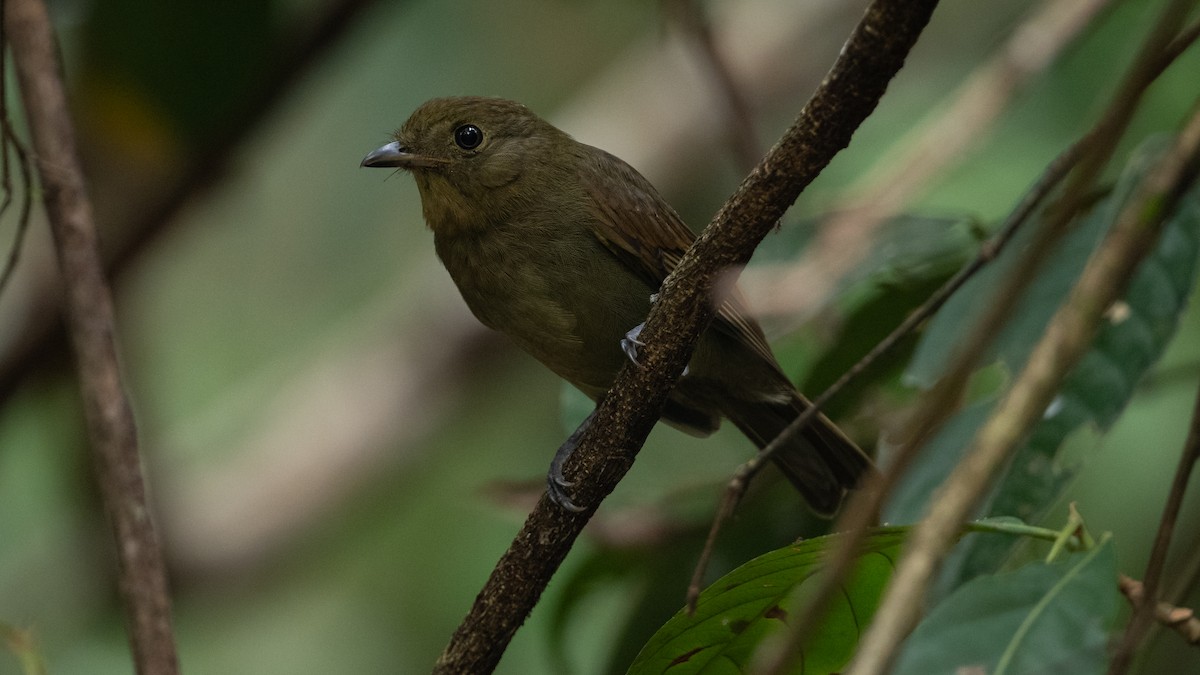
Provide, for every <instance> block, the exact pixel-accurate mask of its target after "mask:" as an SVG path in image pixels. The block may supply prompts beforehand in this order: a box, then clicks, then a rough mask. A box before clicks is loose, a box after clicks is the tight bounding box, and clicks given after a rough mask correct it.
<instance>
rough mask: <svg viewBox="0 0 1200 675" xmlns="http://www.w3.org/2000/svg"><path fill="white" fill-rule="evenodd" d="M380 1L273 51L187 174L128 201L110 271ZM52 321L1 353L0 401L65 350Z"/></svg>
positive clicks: (125, 263) (158, 231) (331, 17)
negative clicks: (273, 60) (271, 64)
mask: <svg viewBox="0 0 1200 675" xmlns="http://www.w3.org/2000/svg"><path fill="white" fill-rule="evenodd" d="M375 1H376V0H331V2H329V3H328V6H327V7H325V8H324V10H323V11H322V13H321V15H320V18H319V19H318V20H317V21H315V22H314V23H313V24H312V26H311V28H310V30H309V31H308V32H306V33H305V34H303V35H301V36H300V37H298V38H297V39H296V40H295V42H294V43H293V44H291V45H284V46H283V47H281V48H280V49H277V50H274V52H273V53H275V54H278V55H279V61H278V64H277V66H276V67H275V68H273V69H271V71H270V72H269V73H268V75H267V76H266V77H264V78H263V82H262V86H260V87H256V88H254V89H253V90H252V91H251V92H250V93H249V95H248V96H247V97H246V99H245V101H244V104H243V107H242V109H240V110H238V111H236V112H235V113H234V114H233V115H231V116H230V118H229V121H228V124H227V125H225V126H224V127H223V128H222V129H221V130H220V131H219V132H218V133H217V134H216V138H213V139H211V140H210V141H209V142H208V143H206V144H205V145H204V147H203V148H200V149H199V155H198V156H196V157H192V158H190V159H189V161H188V162H187V163H186V165H185V170H184V173H183V174H182V175H180V176H179V177H178V178H176V179H174V180H172V181H171V183H170V184H169V185H166V186H164V187H162V188H161V189H158V190H155V191H154V194H153V195H151V197H150V199H149V200H147V202H148V203H138V204H130V205H128V208H126V209H123V210H122V213H123V214H124V215H125V216H127V220H128V227H125V228H123V229H122V231H123V232H125V233H127V235H128V236H125V237H123V238H121V239H120V240H119V241H115V242H112V243H113V256H112V258H111V259H110V260H109V261H108V265H107V268H108V269H109V270H114V271H120V270H124V269H128V268H130V267H131V266H132V264H133V262H134V259H135V258H137V257H138V256H139V255H141V254H142V253H143V252H145V251H147V250H150V249H152V246H151V245H152V244H153V242H154V241H156V240H157V238H158V237H159V236H160V235H162V234H163V233H164V232H165V231H167V230H168V229H169V227H168V226H169V225H171V224H172V223H174V222H176V216H177V215H178V214H179V213H180V211H182V210H183V208H184V206H186V205H187V204H189V203H191V202H192V200H194V199H196V198H197V197H198V196H199V195H201V194H203V193H204V192H205V191H206V190H207V189H209V188H210V187H211V186H212V185H214V184H215V183H216V182H217V181H218V179H220V178H221V177H223V176H225V175H227V174H228V172H229V168H230V166H231V164H232V163H233V162H234V159H235V157H236V156H237V153H238V151H239V150H240V149H241V148H242V145H243V144H244V143H245V142H246V140H247V139H248V138H250V137H251V136H252V135H253V134H254V133H256V132H258V131H259V130H260V129H261V128H262V126H263V124H264V123H265V122H266V121H267V120H268V119H269V118H270V116H271V115H272V114H273V113H274V112H275V111H276V110H278V109H279V107H280V105H281V104H282V103H284V102H285V101H286V100H287V95H288V94H290V93H291V92H292V91H293V90H294V89H295V87H296V85H297V84H298V83H300V82H303V81H304V79H305V77H307V76H308V75H309V74H310V73H311V72H312V70H313V68H315V67H316V66H317V64H319V63H321V62H322V59H323V58H324V57H325V56H327V55H328V54H329V53H330V51H332V50H333V48H334V47H335V46H337V45H338V44H339V43H340V41H341V39H342V38H343V37H345V36H346V34H347V33H349V31H350V29H351V28H352V27H353V25H354V20H355V19H356V18H357V17H358V16H360V15H361V14H362V13H363V12H364V11H365V10H367V9H369V8H370V7H371V6H372V5H374V4H375ZM102 229H103V228H102ZM52 316H53V312H46V313H44V314H43V313H39V314H38V315H37V319H36V320H37V321H39V323H37V324H36V325H32V326H30V325H26V327H25V328H24V330H25V331H26V332H28V333H32V334H31V335H29V337H27V338H26V339H24V340H22V341H21V342H20V344H19V345H18V346H17V347H15V348H13V349H12V350H10V352H9V353H6V354H0V404H2V403H3V402H4V400H5V399H7V398H8V397H9V396H10V395H11V394H12V392H14V391H15V390H16V389H17V386H18V385H19V384H20V383H21V382H22V381H23V380H24V379H25V377H27V376H28V375H29V373H31V372H33V371H34V370H35V369H37V368H39V367H41V366H44V364H46V363H47V362H52V361H54V360H55V359H56V357H57V356H58V355H59V354H60V353H61V352H62V350H63V346H64V344H65V337H64V336H63V334H62V331H61V326H60V325H59V324H58V323H57V322H55V321H53V320H52ZM28 323H29V320H28V319H27V324H28Z"/></svg>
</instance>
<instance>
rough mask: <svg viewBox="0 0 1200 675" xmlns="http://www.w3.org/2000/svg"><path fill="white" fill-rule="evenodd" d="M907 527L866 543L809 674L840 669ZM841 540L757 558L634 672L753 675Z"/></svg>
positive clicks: (650, 646) (677, 620) (653, 643)
mask: <svg viewBox="0 0 1200 675" xmlns="http://www.w3.org/2000/svg"><path fill="white" fill-rule="evenodd" d="M907 533H908V529H907V528H898V527H890V528H879V529H877V530H875V531H873V532H872V534H870V535H869V536H868V538H867V540H866V543H865V546H864V549H863V554H862V555H861V556H860V557H859V560H858V563H857V566H856V567H855V569H854V571H853V572H852V573H851V574H850V576H849V577H848V578H847V580H846V582H845V584H844V585H843V586H842V591H843V592H842V594H841V595H840V596H839V597H838V598H837V599H835V600H834V602H833V603H832V605H831V607H830V609H829V612H828V614H827V615H826V617H825V619H824V620H823V621H822V622H821V625H820V628H819V629H818V630H817V631H816V632H815V633H814V634H813V635H812V636H810V638H809V640H808V643H807V645H806V647H805V651H804V670H803V673H805V675H818V674H820V673H834V672H837V671H839V670H840V669H841V668H842V667H843V666H844V665H845V664H846V663H847V662H848V661H849V660H850V657H851V655H853V653H854V649H855V647H856V646H857V644H858V639H859V636H860V635H861V633H862V631H863V630H864V629H865V628H866V623H867V621H868V620H869V619H870V617H871V616H872V615H874V613H875V610H876V608H877V606H878V602H879V599H880V596H881V595H882V594H883V589H884V586H885V585H886V584H887V582H888V580H889V579H890V578H891V574H892V570H893V563H894V560H895V559H896V557H897V556H898V555H899V552H900V547H901V545H902V544H903V541H904V538H905V537H906V536H907ZM837 540H838V539H837V535H830V536H827V537H818V538H816V539H810V540H807V541H804V542H801V543H798V544H794V545H792V546H788V547H786V548H782V549H779V550H776V551H772V552H770V553H767V554H765V555H762V556H759V557H758V558H755V559H754V560H751V561H750V562H747V563H746V564H744V565H742V566H741V567H739V568H737V569H735V570H734V571H732V572H730V573H729V574H727V575H725V576H724V577H722V578H721V579H720V580H718V581H717V582H716V583H714V584H713V585H711V586H709V587H708V588H707V589H706V590H705V591H704V592H703V593H701V594H700V598H699V602H698V603H697V607H696V613H695V614H694V615H693V616H687V614H686V613H685V612H684V611H682V610H681V611H680V612H679V613H678V614H676V615H675V616H674V618H672V619H671V620H670V621H668V622H667V623H666V624H665V625H664V626H663V627H662V628H661V629H659V631H658V632H657V633H655V635H654V637H652V638H651V639H650V641H649V642H648V643H647V644H646V646H645V647H644V648H643V649H642V652H641V653H640V654H638V657H637V659H635V660H634V662H633V665H632V666H630V669H629V673H631V674H633V675H647V674H651V673H668V672H669V673H670V675H685V674H691V673H734V672H743V671H745V670H747V669H748V667H749V664H750V661H751V659H752V658H753V656H754V653H755V650H756V649H757V647H758V645H759V644H760V643H761V642H762V641H763V640H764V639H767V638H770V637H773V636H777V635H779V634H780V633H781V632H782V631H783V630H785V627H786V619H787V617H788V616H789V614H790V613H791V612H794V611H797V610H798V609H800V608H802V607H803V606H804V605H805V604H806V600H807V598H806V596H807V595H808V594H809V593H811V592H813V591H814V590H815V587H816V582H817V581H818V579H819V577H818V576H817V575H818V573H819V572H820V571H821V569H822V567H823V565H824V562H825V559H826V556H827V555H829V553H830V552H831V550H832V549H833V547H834V546H835V545H836V543H837Z"/></svg>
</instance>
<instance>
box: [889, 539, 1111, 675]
mask: <svg viewBox="0 0 1200 675" xmlns="http://www.w3.org/2000/svg"><path fill="white" fill-rule="evenodd" d="M1116 579H1117V562H1116V554H1115V553H1114V551H1113V546H1112V544H1111V542H1110V541H1108V539H1107V538H1105V539H1103V540H1102V541H1101V543H1100V545H1098V546H1097V547H1096V548H1094V549H1092V550H1090V551H1086V552H1082V553H1075V554H1072V555H1069V556H1067V557H1066V558H1065V559H1064V560H1062V561H1061V562H1057V563H1052V564H1047V563H1040V562H1039V563H1033V564H1030V565H1026V566H1024V567H1022V568H1020V569H1018V570H1016V571H1015V572H1010V573H1006V574H997V575H989V576H981V577H979V578H977V579H974V580H972V581H970V582H969V583H967V584H964V585H963V586H962V587H961V588H959V589H958V590H957V591H955V592H954V593H953V594H951V595H950V596H948V597H947V598H946V599H945V600H944V601H942V602H941V603H940V604H939V605H938V606H937V607H936V608H935V609H934V610H933V611H932V612H931V613H930V614H929V616H928V617H926V618H925V620H924V621H922V622H921V623H920V624H919V625H918V626H917V628H916V630H915V631H913V634H912V635H911V636H910V637H909V639H908V641H907V642H906V644H905V648H904V651H903V652H901V654H900V658H899V659H898V661H897V664H896V668H895V670H894V671H893V672H894V673H895V674H896V675H916V674H920V675H925V674H927V673H955V672H968V671H969V672H975V671H978V672H981V673H988V674H989V675H1005V674H1007V675H1017V674H1019V675H1035V674H1038V673H1045V674H1047V675H1050V674H1055V675H1060V674H1071V673H1079V674H1080V675H1082V674H1085V673H1103V672H1104V669H1105V666H1106V662H1107V654H1106V646H1107V642H1108V627H1109V626H1110V625H1111V624H1112V622H1113V620H1114V619H1115V617H1116V613H1117V610H1118V608H1119V607H1120V603H1119V595H1118V592H1117V583H1116Z"/></svg>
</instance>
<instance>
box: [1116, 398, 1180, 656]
mask: <svg viewBox="0 0 1200 675" xmlns="http://www.w3.org/2000/svg"><path fill="white" fill-rule="evenodd" d="M1198 459H1200V393H1198V394H1197V395H1196V406H1195V409H1194V410H1193V411H1192V423H1191V427H1190V428H1189V429H1188V437H1187V440H1186V441H1185V442H1184V444H1183V453H1182V454H1181V455H1180V457H1179V466H1178V468H1176V469H1175V479H1174V480H1173V481H1172V482H1171V492H1170V494H1168V495H1167V503H1166V505H1165V506H1163V514H1162V518H1161V519H1160V520H1159V522H1158V533H1157V534H1156V535H1155V537H1154V547H1153V548H1151V549H1150V560H1149V562H1147V563H1146V573H1145V574H1144V575H1143V576H1142V579H1143V580H1144V581H1143V582H1142V583H1143V585H1144V588H1143V595H1144V597H1145V598H1146V602H1143V603H1141V604H1140V605H1139V604H1134V612H1133V616H1132V617H1130V619H1129V625H1127V626H1126V627H1125V634H1124V635H1123V636H1122V637H1121V644H1120V646H1118V647H1117V651H1116V653H1115V654H1113V658H1112V661H1111V662H1109V666H1108V675H1123V674H1124V673H1125V672H1126V671H1128V670H1129V666H1130V664H1131V663H1133V655H1134V653H1135V652H1136V651H1137V650H1138V647H1139V646H1141V644H1142V641H1143V640H1144V639H1145V637H1146V631H1147V629H1148V628H1149V627H1150V623H1151V622H1152V621H1153V620H1154V608H1155V606H1156V599H1157V598H1158V586H1159V582H1160V581H1161V579H1162V574H1163V567H1164V566H1165V565H1166V562H1167V551H1168V550H1169V549H1170V547H1171V535H1172V534H1174V532H1175V523H1176V522H1177V521H1178V520H1179V510H1180V509H1181V508H1182V507H1183V497H1184V495H1185V494H1186V493H1187V484H1188V479H1189V478H1190V477H1191V475H1192V469H1194V468H1195V466H1196V461H1197V460H1198Z"/></svg>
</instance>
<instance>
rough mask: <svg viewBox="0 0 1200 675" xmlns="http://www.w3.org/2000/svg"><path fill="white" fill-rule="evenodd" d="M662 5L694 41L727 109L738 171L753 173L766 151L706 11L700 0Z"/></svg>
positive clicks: (668, 1)
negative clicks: (751, 171)
mask: <svg viewBox="0 0 1200 675" xmlns="http://www.w3.org/2000/svg"><path fill="white" fill-rule="evenodd" d="M662 4H663V8H664V9H665V10H666V12H667V15H668V16H670V17H672V18H673V19H674V21H675V22H676V23H677V24H679V27H680V28H681V29H682V31H683V33H684V35H685V36H686V37H687V38H689V39H690V40H691V42H692V44H693V45H694V47H695V50H696V53H697V55H698V56H699V58H700V61H701V62H702V63H703V64H704V67H705V68H706V69H707V70H708V72H709V76H710V78H711V80H712V82H713V89H714V90H715V92H714V93H715V94H716V95H717V96H718V97H719V98H720V99H721V101H722V103H723V104H724V107H725V120H726V122H725V128H726V130H727V135H728V136H729V144H730V146H731V147H732V148H733V154H734V157H735V158H736V159H737V166H738V169H739V170H741V171H750V170H751V169H753V168H754V165H755V164H757V163H758V160H759V158H760V157H762V149H761V148H760V147H759V144H758V139H757V135H756V134H755V133H754V115H753V114H752V113H751V112H750V103H749V101H747V100H746V95H745V93H744V92H743V91H742V88H741V87H740V86H738V83H737V80H736V79H734V77H733V71H731V70H730V68H729V65H728V64H727V63H726V61H725V59H724V58H722V56H721V52H720V50H719V49H718V48H717V41H716V38H715V37H714V36H713V32H712V27H711V26H710V25H709V22H708V17H706V16H705V15H704V8H703V7H701V6H700V3H699V2H698V0H663V3H662Z"/></svg>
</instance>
